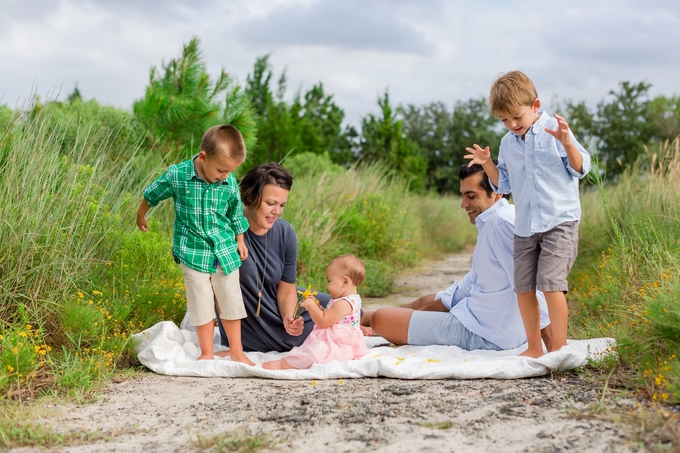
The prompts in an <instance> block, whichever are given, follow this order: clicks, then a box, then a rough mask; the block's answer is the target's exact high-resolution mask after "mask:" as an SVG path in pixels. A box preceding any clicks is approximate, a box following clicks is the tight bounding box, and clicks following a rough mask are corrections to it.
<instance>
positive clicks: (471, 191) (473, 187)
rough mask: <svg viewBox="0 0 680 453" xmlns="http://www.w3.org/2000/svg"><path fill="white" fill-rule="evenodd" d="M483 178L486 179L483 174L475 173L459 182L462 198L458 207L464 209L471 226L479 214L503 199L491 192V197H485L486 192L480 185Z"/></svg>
mask: <svg viewBox="0 0 680 453" xmlns="http://www.w3.org/2000/svg"><path fill="white" fill-rule="evenodd" d="M483 177H486V175H485V174H484V173H475V174H474V175H470V176H468V177H467V178H465V179H463V180H462V181H461V182H460V195H461V196H462V197H463V200H462V201H461V202H460V207H461V208H463V209H465V211H466V212H467V214H468V217H469V218H470V223H471V224H473V225H474V224H475V219H476V218H477V216H478V215H479V214H481V213H482V212H484V211H486V210H487V209H489V208H490V207H491V206H493V205H494V204H495V203H496V202H497V201H498V200H500V199H501V198H502V197H503V196H502V195H500V194H497V193H493V192H492V193H491V195H487V193H486V190H484V189H483V188H482V186H481V184H480V183H481V182H482V178H483Z"/></svg>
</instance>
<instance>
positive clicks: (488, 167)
mask: <svg viewBox="0 0 680 453" xmlns="http://www.w3.org/2000/svg"><path fill="white" fill-rule="evenodd" d="M465 149H466V150H467V151H468V152H469V153H470V154H466V155H465V156H464V157H465V158H466V159H470V163H469V164H468V167H469V166H471V165H472V164H479V165H481V166H482V168H484V172H485V173H486V175H487V176H488V177H489V181H491V182H492V183H493V185H494V186H495V187H498V178H499V172H498V167H496V164H494V163H493V160H491V152H490V151H489V147H488V146H487V147H486V148H483V149H482V147H481V146H479V145H478V144H476V143H475V144H474V145H473V147H472V148H465Z"/></svg>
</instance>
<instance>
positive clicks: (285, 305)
mask: <svg viewBox="0 0 680 453" xmlns="http://www.w3.org/2000/svg"><path fill="white" fill-rule="evenodd" d="M297 300H298V299H297V289H296V288H295V284H294V283H286V282H284V281H280V282H279V285H278V286H277V287H276V304H277V305H278V307H279V313H280V314H281V319H283V328H284V329H286V332H288V335H292V336H294V337H297V336H300V335H302V332H303V331H304V329H305V321H304V319H302V317H299V318H298V319H296V320H295V321H293V314H294V312H295V307H296V306H297Z"/></svg>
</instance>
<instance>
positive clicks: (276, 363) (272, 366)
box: [262, 359, 295, 370]
mask: <svg viewBox="0 0 680 453" xmlns="http://www.w3.org/2000/svg"><path fill="white" fill-rule="evenodd" d="M262 368H266V369H268V370H293V369H295V367H293V366H291V365H290V363H288V362H286V361H285V360H284V359H281V360H272V361H271V362H262Z"/></svg>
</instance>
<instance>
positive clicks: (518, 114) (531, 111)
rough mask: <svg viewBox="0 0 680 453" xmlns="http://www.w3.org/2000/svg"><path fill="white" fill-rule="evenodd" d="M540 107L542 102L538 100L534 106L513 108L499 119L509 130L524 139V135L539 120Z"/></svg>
mask: <svg viewBox="0 0 680 453" xmlns="http://www.w3.org/2000/svg"><path fill="white" fill-rule="evenodd" d="M540 107H541V101H539V100H538V99H536V100H535V101H534V104H533V105H532V106H528V105H523V106H521V107H514V108H511V109H510V111H509V112H507V113H504V114H502V115H500V116H499V117H498V118H499V119H500V120H501V121H502V122H503V126H505V127H506V128H508V130H510V131H512V132H514V133H515V134H517V135H520V136H522V137H524V134H526V133H527V131H528V130H529V128H530V127H531V126H532V124H534V123H535V122H536V120H537V119H538V118H539V115H538V109H539V108H540Z"/></svg>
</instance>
